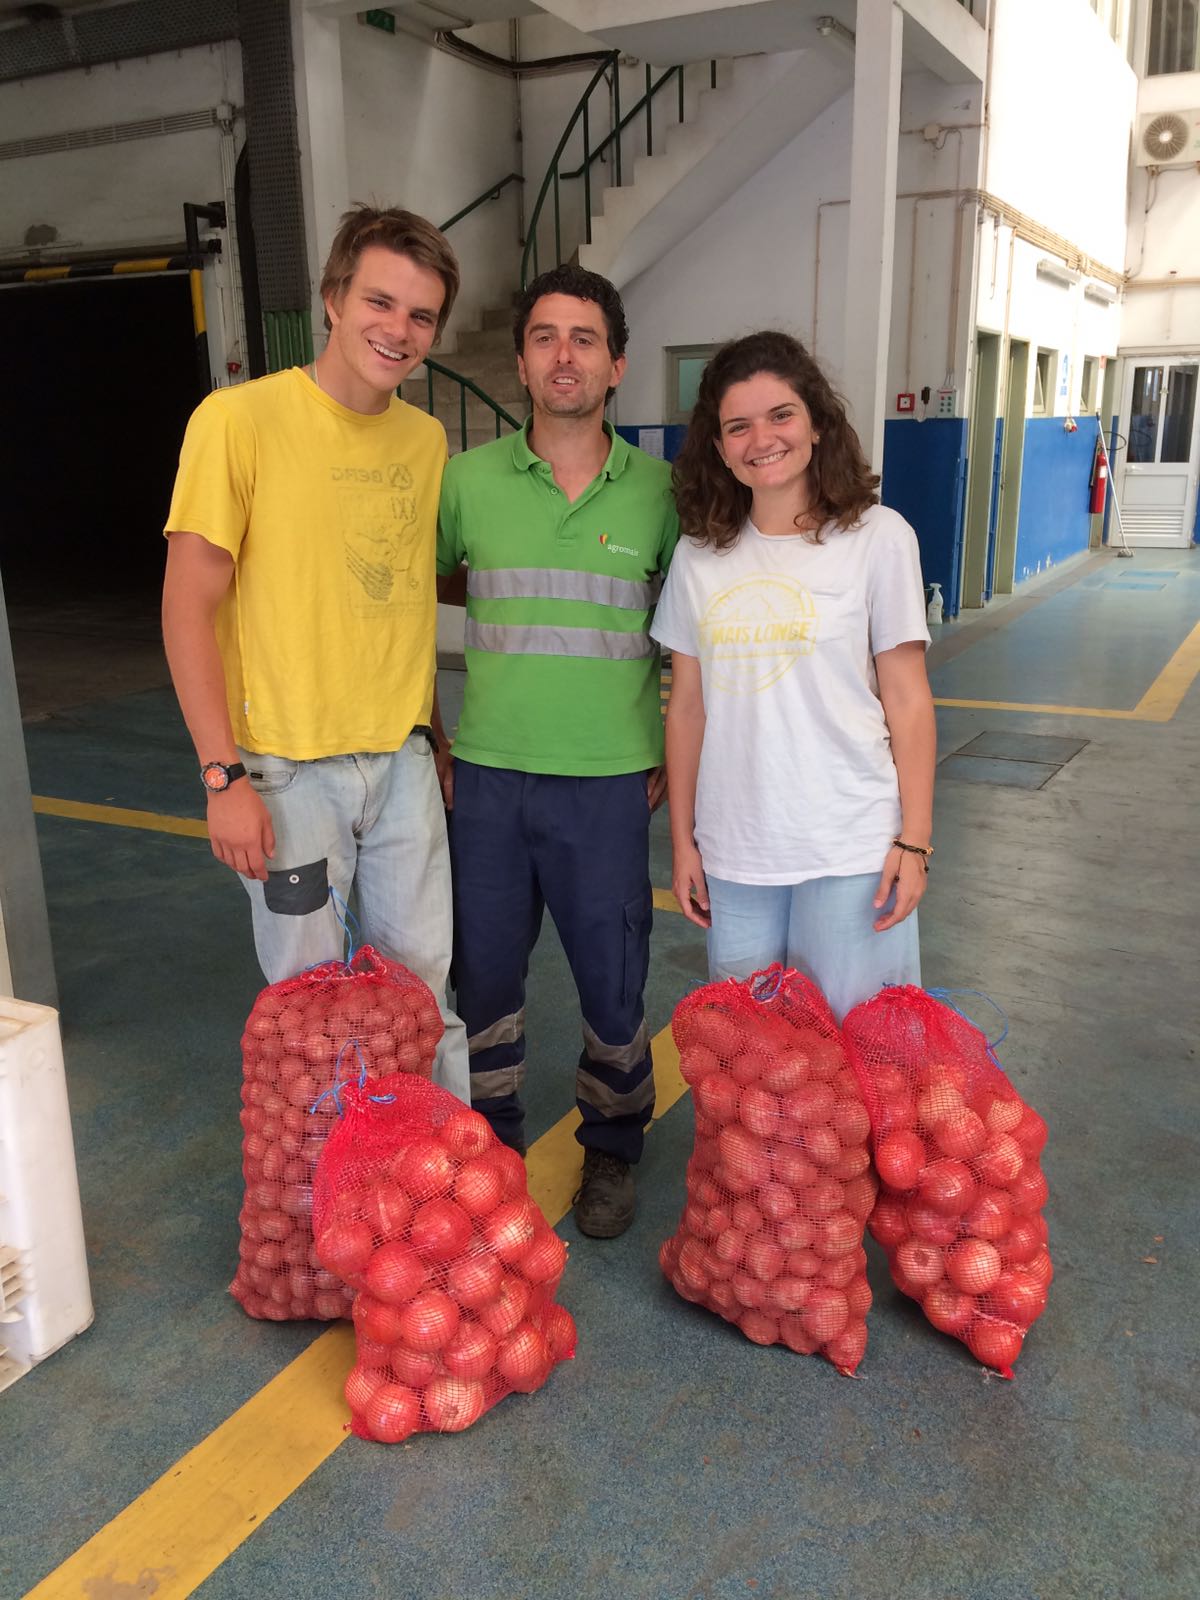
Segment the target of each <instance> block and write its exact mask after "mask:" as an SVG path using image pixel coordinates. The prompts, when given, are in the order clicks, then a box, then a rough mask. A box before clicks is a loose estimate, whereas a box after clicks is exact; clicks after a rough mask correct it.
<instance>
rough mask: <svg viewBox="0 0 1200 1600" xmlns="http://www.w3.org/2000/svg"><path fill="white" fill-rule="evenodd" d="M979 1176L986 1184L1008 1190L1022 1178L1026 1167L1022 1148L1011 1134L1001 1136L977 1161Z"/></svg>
mask: <svg viewBox="0 0 1200 1600" xmlns="http://www.w3.org/2000/svg"><path fill="white" fill-rule="evenodd" d="M976 1166H977V1168H978V1171H979V1176H980V1177H981V1178H982V1179H983V1181H984V1182H985V1183H991V1184H995V1185H996V1186H997V1187H998V1188H1001V1189H1003V1188H1006V1187H1008V1185H1010V1184H1012V1183H1013V1182H1015V1180H1016V1179H1017V1178H1019V1177H1020V1175H1021V1173H1022V1171H1023V1170H1024V1167H1025V1157H1024V1156H1023V1155H1022V1153H1021V1146H1020V1145H1019V1144H1018V1143H1017V1141H1016V1140H1015V1139H1014V1138H1012V1136H1011V1135H1010V1134H1006V1133H1004V1134H1001V1135H1000V1137H999V1138H998V1139H995V1140H993V1142H992V1143H991V1144H989V1145H988V1147H987V1149H986V1150H984V1152H983V1153H982V1155H980V1156H979V1157H978V1158H977V1159H976Z"/></svg>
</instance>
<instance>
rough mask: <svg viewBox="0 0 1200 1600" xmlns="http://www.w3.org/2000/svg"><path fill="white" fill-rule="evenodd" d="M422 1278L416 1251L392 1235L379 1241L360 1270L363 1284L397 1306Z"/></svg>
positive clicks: (411, 1294) (422, 1265)
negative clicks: (384, 1241) (384, 1242)
mask: <svg viewBox="0 0 1200 1600" xmlns="http://www.w3.org/2000/svg"><path fill="white" fill-rule="evenodd" d="M425 1278H426V1270H425V1266H424V1264H423V1263H422V1261H421V1260H420V1258H419V1257H418V1255H417V1254H416V1252H415V1251H414V1250H413V1249H412V1248H411V1247H410V1246H409V1245H406V1244H404V1243H403V1242H402V1241H401V1240H399V1239H393V1240H392V1241H390V1242H389V1243H388V1244H381V1245H380V1246H379V1248H378V1250H376V1251H375V1253H374V1255H373V1256H372V1257H371V1260H370V1263H369V1265H368V1266H367V1268H366V1271H365V1272H364V1273H363V1287H364V1288H365V1289H367V1290H368V1291H369V1293H371V1294H373V1295H374V1296H375V1298H376V1299H377V1300H382V1301H383V1302H384V1303H385V1304H386V1305H389V1306H400V1305H404V1304H406V1303H407V1302H408V1301H409V1300H411V1299H412V1297H413V1295H414V1294H416V1293H417V1291H418V1290H419V1289H420V1288H421V1286H422V1284H423V1283H424V1282H425ZM373 1337H375V1336H374V1335H373ZM385 1342H386V1341H385Z"/></svg>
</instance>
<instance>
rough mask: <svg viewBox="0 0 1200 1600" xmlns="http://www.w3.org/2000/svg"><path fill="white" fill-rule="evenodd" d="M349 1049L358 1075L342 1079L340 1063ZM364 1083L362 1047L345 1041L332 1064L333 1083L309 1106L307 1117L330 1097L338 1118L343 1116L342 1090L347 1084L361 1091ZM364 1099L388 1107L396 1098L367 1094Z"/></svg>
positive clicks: (353, 1042)
mask: <svg viewBox="0 0 1200 1600" xmlns="http://www.w3.org/2000/svg"><path fill="white" fill-rule="evenodd" d="M351 1048H353V1050H354V1053H355V1054H356V1055H357V1056H358V1075H357V1077H355V1076H353V1075H351V1076H349V1077H345V1078H343V1077H342V1061H343V1060H344V1059H345V1055H346V1051H347V1050H349V1049H351ZM366 1083H367V1062H366V1057H365V1056H364V1055H363V1053H362V1046H361V1045H360V1044H359V1042H358V1040H357V1039H347V1040H346V1042H345V1044H344V1045H343V1046H342V1048H341V1049H340V1050H339V1051H338V1057H337V1060H336V1061H335V1062H334V1064H333V1082H332V1083H331V1084H330V1085H329V1087H328V1089H325V1090H323V1091H322V1092H321V1093H320V1094H319V1095H318V1096H317V1098H316V1099H315V1100H314V1101H313V1103H312V1105H311V1106H309V1108H308V1114H309V1116H310V1117H311V1116H312V1114H313V1112H314V1111H315V1110H316V1109H317V1107H318V1106H319V1105H320V1104H321V1102H322V1101H323V1100H328V1099H329V1098H330V1097H331V1096H332V1098H333V1104H334V1106H335V1108H336V1110H337V1114H338V1116H339V1117H341V1116H344V1115H345V1107H344V1106H343V1105H342V1090H343V1089H345V1088H346V1087H347V1085H348V1084H354V1086H355V1087H356V1088H357V1089H360V1090H361V1089H364V1088H365V1087H366ZM366 1098H367V1099H368V1100H373V1101H374V1102H375V1104H376V1105H381V1106H383V1105H390V1104H391V1102H392V1101H393V1100H394V1099H395V1098H396V1096H395V1095H394V1094H369V1095H367V1097H366Z"/></svg>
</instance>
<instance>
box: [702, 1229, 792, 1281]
mask: <svg viewBox="0 0 1200 1600" xmlns="http://www.w3.org/2000/svg"><path fill="white" fill-rule="evenodd" d="M785 1255H786V1252H785V1250H784V1248H783V1246H782V1245H781V1244H779V1243H777V1242H776V1241H775V1240H774V1239H772V1238H771V1236H770V1234H768V1233H756V1234H754V1235H753V1236H752V1237H751V1238H749V1239H747V1241H746V1256H745V1260H746V1267H747V1269H748V1270H749V1271H750V1272H751V1273H753V1275H754V1276H755V1277H756V1278H758V1279H760V1280H761V1282H763V1283H770V1282H771V1280H772V1279H773V1278H777V1277H778V1276H779V1274H780V1273H781V1272H782V1271H783V1263H784V1258H785ZM681 1264H682V1263H681Z"/></svg>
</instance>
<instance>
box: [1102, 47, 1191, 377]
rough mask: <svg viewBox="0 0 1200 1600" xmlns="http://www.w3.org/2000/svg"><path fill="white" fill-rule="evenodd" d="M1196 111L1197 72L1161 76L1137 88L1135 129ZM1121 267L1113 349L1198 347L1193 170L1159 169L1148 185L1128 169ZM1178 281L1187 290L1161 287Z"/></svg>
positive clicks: (1139, 171) (1143, 174) (1142, 174)
mask: <svg viewBox="0 0 1200 1600" xmlns="http://www.w3.org/2000/svg"><path fill="white" fill-rule="evenodd" d="M1196 107H1200V72H1173V73H1167V74H1164V75H1162V76H1160V77H1154V78H1145V79H1143V81H1142V83H1141V84H1140V85H1139V90H1138V124H1139V126H1140V124H1141V120H1142V118H1143V117H1144V116H1147V115H1150V114H1152V113H1154V112H1157V111H1181V110H1192V109H1195V108H1196ZM1126 267H1127V271H1128V273H1129V278H1130V284H1129V287H1128V288H1127V289H1126V292H1125V307H1124V314H1123V317H1122V323H1121V344H1122V345H1123V346H1124V347H1125V348H1127V349H1130V350H1136V349H1166V350H1170V349H1192V350H1194V349H1196V348H1197V347H1198V346H1200V282H1197V281H1195V280H1200V172H1197V170H1196V167H1195V166H1194V165H1188V166H1185V167H1163V168H1162V169H1161V170H1160V171H1159V173H1158V175H1157V176H1156V177H1154V176H1151V174H1150V172H1149V170H1148V169H1147V168H1145V167H1134V168H1133V169H1132V171H1131V176H1130V189H1129V253H1128V257H1127V261H1126ZM1186 278H1190V279H1192V280H1193V282H1191V283H1190V284H1177V285H1176V286H1174V287H1171V286H1170V285H1169V284H1167V283H1164V282H1163V280H1164V279H1186ZM1143 285H1144V287H1142V286H1143Z"/></svg>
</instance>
